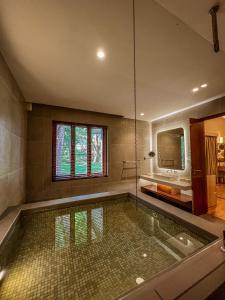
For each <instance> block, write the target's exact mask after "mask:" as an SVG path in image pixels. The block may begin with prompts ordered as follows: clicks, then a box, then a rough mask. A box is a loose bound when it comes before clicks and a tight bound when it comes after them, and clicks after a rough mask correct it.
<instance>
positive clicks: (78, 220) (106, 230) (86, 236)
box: [0, 199, 209, 300]
mask: <svg viewBox="0 0 225 300" xmlns="http://www.w3.org/2000/svg"><path fill="white" fill-rule="evenodd" d="M22 228H23V230H24V233H23V236H22V238H21V242H20V245H19V247H18V249H16V253H15V254H14V258H13V259H12V260H11V262H10V263H9V265H8V267H7V273H6V277H5V278H4V280H3V281H2V284H1V287H0V299H2V300H3V299H8V300H13V299H17V300H18V299H19V300H23V299H26V300H29V299H46V300H47V299H79V300H80V299H104V300H107V299H114V298H116V297H118V296H119V295H120V294H122V293H124V292H127V291H129V290H130V289H131V288H134V287H135V286H137V284H139V283H141V282H143V281H144V280H146V279H149V278H151V277H152V276H154V275H155V274H157V273H158V272H160V271H162V270H164V269H166V268H167V267H169V266H171V265H173V264H174V263H176V262H179V261H181V260H182V259H183V258H184V257H186V256H187V255H190V254H192V253H194V252H195V251H197V250H198V249H200V248H202V247H203V246H204V245H206V244H207V243H208V242H209V241H207V240H206V239H203V238H201V237H199V236H197V235H196V234H194V233H192V232H190V231H189V230H188V229H186V228H184V227H182V226H180V225H178V224H176V223H175V222H173V221H172V220H170V219H168V218H165V217H163V216H162V215H159V214H157V213H155V212H154V211H152V210H150V209H149V208H146V207H144V206H142V205H140V204H139V205H138V209H136V206H135V204H134V203H133V202H132V201H131V200H129V199H123V200H117V201H115V200H114V201H113V202H112V201H106V202H104V203H98V204H96V205H83V206H79V207H76V208H70V209H63V210H54V211H48V212H42V213H36V214H33V215H29V216H26V217H23V218H22Z"/></svg>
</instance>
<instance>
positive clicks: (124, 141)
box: [27, 104, 150, 202]
mask: <svg viewBox="0 0 225 300" xmlns="http://www.w3.org/2000/svg"><path fill="white" fill-rule="evenodd" d="M53 120H56V121H70V122H78V123H87V124H88V123H89V124H96V125H105V126H108V166H109V176H108V177H105V178H94V179H82V180H70V181H60V182H52V121H53ZM137 125H138V126H137V133H138V138H137V141H138V159H140V160H141V167H142V172H147V171H148V169H149V168H148V166H149V161H144V156H147V153H148V152H149V139H150V136H149V123H147V122H143V121H138V124H137ZM123 160H127V161H128V160H129V161H133V160H134V121H133V120H130V119H125V118H121V117H115V116H110V115H106V114H100V113H91V112H86V111H79V110H72V109H66V108H65V109H64V108H59V107H54V106H47V105H38V104H33V110H32V112H29V113H28V158H27V169H28V174H27V201H28V202H34V201H39V200H46V199H54V198H61V197H68V196H72V195H80V194H90V193H95V192H103V191H111V190H115V189H122V188H123V187H125V186H126V187H127V186H129V188H132V187H133V188H134V183H135V181H134V179H133V178H134V175H135V172H134V170H131V171H128V172H127V176H128V178H130V181H127V180H125V179H126V178H124V179H121V173H122V165H123V164H122V161H123ZM124 175H126V172H125V173H124ZM125 177H126V176H125Z"/></svg>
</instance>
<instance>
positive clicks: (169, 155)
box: [157, 128, 185, 170]
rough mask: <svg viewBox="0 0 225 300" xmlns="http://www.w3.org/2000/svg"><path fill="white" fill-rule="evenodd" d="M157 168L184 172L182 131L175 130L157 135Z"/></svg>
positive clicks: (179, 129) (181, 129)
mask: <svg viewBox="0 0 225 300" xmlns="http://www.w3.org/2000/svg"><path fill="white" fill-rule="evenodd" d="M157 153H158V165H159V168H166V169H174V170H184V169H185V150H184V129H183V128H175V129H171V130H167V131H162V132H159V133H158V135H157Z"/></svg>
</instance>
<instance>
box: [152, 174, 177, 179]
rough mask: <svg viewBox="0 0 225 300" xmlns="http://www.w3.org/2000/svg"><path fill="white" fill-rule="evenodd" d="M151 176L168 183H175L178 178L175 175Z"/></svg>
mask: <svg viewBox="0 0 225 300" xmlns="http://www.w3.org/2000/svg"><path fill="white" fill-rule="evenodd" d="M152 175H153V176H154V177H155V178H158V179H164V180H169V181H177V180H178V176H177V175H175V174H164V173H153V174H152Z"/></svg>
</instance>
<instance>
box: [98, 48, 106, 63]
mask: <svg viewBox="0 0 225 300" xmlns="http://www.w3.org/2000/svg"><path fill="white" fill-rule="evenodd" d="M97 57H98V58H99V59H100V60H103V59H104V58H105V52H104V51H103V50H101V49H100V50H98V51H97Z"/></svg>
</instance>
